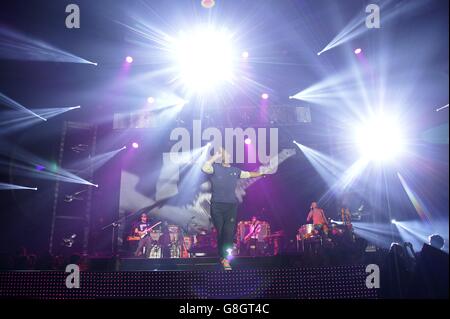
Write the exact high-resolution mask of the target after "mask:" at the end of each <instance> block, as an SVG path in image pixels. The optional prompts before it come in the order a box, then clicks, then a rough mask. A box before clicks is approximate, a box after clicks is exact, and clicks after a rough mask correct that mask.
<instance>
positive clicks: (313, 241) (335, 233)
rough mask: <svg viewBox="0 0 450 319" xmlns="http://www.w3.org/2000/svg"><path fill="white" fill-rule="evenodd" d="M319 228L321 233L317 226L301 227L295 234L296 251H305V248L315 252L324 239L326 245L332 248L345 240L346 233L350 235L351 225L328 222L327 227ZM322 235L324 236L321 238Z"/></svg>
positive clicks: (307, 225)
mask: <svg viewBox="0 0 450 319" xmlns="http://www.w3.org/2000/svg"><path fill="white" fill-rule="evenodd" d="M321 227H322V231H320V227H319V226H317V225H313V224H306V225H302V226H301V227H300V228H299V229H298V232H297V251H300V250H302V251H305V247H306V248H310V249H314V250H316V249H317V247H318V246H322V245H324V239H325V240H326V241H325V242H326V243H330V244H331V246H334V244H335V243H336V242H338V241H339V240H340V239H344V238H345V237H344V236H345V234H346V233H350V234H352V229H351V225H344V224H339V223H336V222H329V224H328V225H323V226H321ZM323 234H326V236H325V237H323ZM305 245H306V246H305Z"/></svg>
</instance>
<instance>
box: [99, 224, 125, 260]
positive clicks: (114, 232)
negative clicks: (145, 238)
mask: <svg viewBox="0 0 450 319" xmlns="http://www.w3.org/2000/svg"><path fill="white" fill-rule="evenodd" d="M126 218H127V216H124V217H121V218H119V219H118V220H115V221H113V222H112V223H110V224H108V225H106V226H104V227H102V230H106V229H108V228H110V227H112V235H111V253H112V255H113V256H114V257H117V235H118V229H119V227H120V225H121V224H122V222H123V221H124V220H125V219H126Z"/></svg>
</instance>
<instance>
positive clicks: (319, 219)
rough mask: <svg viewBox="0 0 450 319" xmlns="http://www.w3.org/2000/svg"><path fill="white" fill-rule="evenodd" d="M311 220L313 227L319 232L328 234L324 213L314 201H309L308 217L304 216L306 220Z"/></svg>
mask: <svg viewBox="0 0 450 319" xmlns="http://www.w3.org/2000/svg"><path fill="white" fill-rule="evenodd" d="M311 219H312V222H313V224H314V228H315V229H316V230H318V231H319V232H320V233H321V234H322V233H323V234H325V235H328V221H327V218H326V216H325V213H324V211H323V209H322V208H319V207H318V206H317V203H316V202H312V203H311V207H310V210H309V214H308V217H307V218H306V221H307V222H310V221H311Z"/></svg>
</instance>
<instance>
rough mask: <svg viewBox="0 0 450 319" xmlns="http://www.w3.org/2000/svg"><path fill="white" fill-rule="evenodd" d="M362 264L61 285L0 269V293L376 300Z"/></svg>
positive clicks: (89, 278)
mask: <svg viewBox="0 0 450 319" xmlns="http://www.w3.org/2000/svg"><path fill="white" fill-rule="evenodd" d="M365 268H366V266H365V265H358V266H340V267H322V268H292V269H276V268H275V269H254V270H233V271H230V272H225V271H146V272H141V271H137V272H123V271H117V272H81V278H80V288H78V289H77V288H72V289H69V288H66V286H65V280H66V276H67V275H68V274H67V273H64V272H59V271H54V272H52V271H18V272H0V282H1V286H0V297H19V298H20V297H22V298H38V299H101V298H168V299H169V298H170V299H172V298H177V299H206V298H211V299H225V298H233V299H234V298H288V299H322V298H327V299H329V298H377V296H378V293H377V289H368V288H367V287H366V277H367V274H366V272H365Z"/></svg>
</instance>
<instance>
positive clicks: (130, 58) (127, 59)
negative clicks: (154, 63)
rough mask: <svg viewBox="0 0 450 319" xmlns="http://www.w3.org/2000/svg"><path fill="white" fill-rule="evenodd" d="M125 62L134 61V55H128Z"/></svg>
mask: <svg viewBox="0 0 450 319" xmlns="http://www.w3.org/2000/svg"><path fill="white" fill-rule="evenodd" d="M125 62H127V63H133V57H131V56H127V57H126V58H125Z"/></svg>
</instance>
